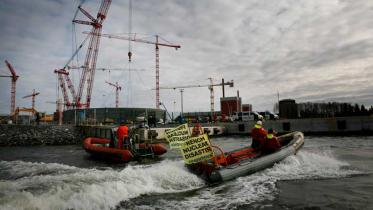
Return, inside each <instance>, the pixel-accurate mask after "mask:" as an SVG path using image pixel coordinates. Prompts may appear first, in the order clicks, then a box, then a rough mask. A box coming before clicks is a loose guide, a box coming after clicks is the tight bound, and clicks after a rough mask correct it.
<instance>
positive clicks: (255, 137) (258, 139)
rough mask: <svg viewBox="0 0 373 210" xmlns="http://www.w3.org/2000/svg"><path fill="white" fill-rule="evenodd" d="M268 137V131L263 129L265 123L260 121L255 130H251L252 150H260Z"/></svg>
mask: <svg viewBox="0 0 373 210" xmlns="http://www.w3.org/2000/svg"><path fill="white" fill-rule="evenodd" d="M266 136H267V131H266V130H265V129H264V128H263V122H262V121H260V120H258V121H257V122H256V123H255V125H254V128H253V129H252V130H251V138H252V142H251V148H253V149H255V150H256V149H259V147H260V146H261V145H262V144H263V142H264V138H265V137H266Z"/></svg>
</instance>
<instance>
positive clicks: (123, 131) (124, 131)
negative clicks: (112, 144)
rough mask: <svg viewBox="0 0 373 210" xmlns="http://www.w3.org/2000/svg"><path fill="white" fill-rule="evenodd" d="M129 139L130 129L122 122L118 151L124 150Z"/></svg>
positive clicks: (118, 135) (118, 131)
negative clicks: (125, 141) (125, 142)
mask: <svg viewBox="0 0 373 210" xmlns="http://www.w3.org/2000/svg"><path fill="white" fill-rule="evenodd" d="M127 137H128V127H127V126H126V124H125V122H124V120H122V121H121V122H120V125H119V127H118V130H117V138H118V144H117V148H118V149H122V148H123V141H124V140H125V139H127Z"/></svg>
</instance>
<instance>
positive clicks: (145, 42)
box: [83, 32, 180, 109]
mask: <svg viewBox="0 0 373 210" xmlns="http://www.w3.org/2000/svg"><path fill="white" fill-rule="evenodd" d="M83 33H85V34H91V35H94V36H102V37H106V38H112V39H121V40H128V41H132V42H140V43H144V44H152V45H154V46H155V87H156V88H155V91H156V99H155V100H156V101H155V104H156V108H157V109H159V89H160V88H159V47H160V46H162V47H172V48H175V49H176V50H177V49H179V48H180V45H176V44H171V43H166V42H159V38H160V37H159V36H158V35H156V36H155V41H148V40H145V39H138V38H136V37H125V36H121V35H114V34H97V33H93V32H83ZM128 56H129V58H131V56H132V53H128Z"/></svg>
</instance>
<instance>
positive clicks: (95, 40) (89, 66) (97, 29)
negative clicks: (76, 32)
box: [73, 0, 111, 108]
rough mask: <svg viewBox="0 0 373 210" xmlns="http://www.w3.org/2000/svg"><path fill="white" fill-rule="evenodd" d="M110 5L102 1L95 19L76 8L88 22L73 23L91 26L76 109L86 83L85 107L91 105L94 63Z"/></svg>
mask: <svg viewBox="0 0 373 210" xmlns="http://www.w3.org/2000/svg"><path fill="white" fill-rule="evenodd" d="M110 4H111V0H102V3H101V6H100V9H99V11H98V13H97V17H96V18H94V17H93V16H92V15H90V14H89V13H88V12H87V11H85V10H84V9H83V8H82V7H81V6H79V7H78V9H79V11H80V12H81V13H83V14H84V15H85V16H86V17H87V18H88V19H90V21H83V20H73V22H74V23H79V24H84V25H91V26H92V29H91V33H92V35H91V37H90V40H89V45H88V50H87V54H86V57H85V60H84V68H83V71H82V75H81V77H80V82H79V89H78V94H77V98H76V103H77V107H78V108H81V107H82V106H83V103H82V96H83V90H84V86H85V83H87V90H86V102H85V104H84V105H85V107H86V108H89V107H90V103H91V95H92V88H93V82H94V77H95V69H96V61H97V56H98V51H99V46H100V38H101V37H100V34H101V30H102V23H103V22H104V20H105V18H106V15H107V12H108V10H109V7H110Z"/></svg>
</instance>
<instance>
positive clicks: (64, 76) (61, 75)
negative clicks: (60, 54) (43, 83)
mask: <svg viewBox="0 0 373 210" xmlns="http://www.w3.org/2000/svg"><path fill="white" fill-rule="evenodd" d="M54 73H56V74H57V77H58V83H59V86H60V87H61V90H62V94H63V100H64V102H65V103H64V104H65V106H66V108H67V109H71V108H73V107H76V105H77V104H76V92H75V88H74V85H73V82H72V81H71V79H70V77H69V72H68V71H66V70H65V69H59V70H57V69H56V70H54ZM65 81H66V83H67V88H68V89H69V90H70V93H71V95H72V96H73V102H70V100H69V97H68V94H67V88H66V84H65Z"/></svg>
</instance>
